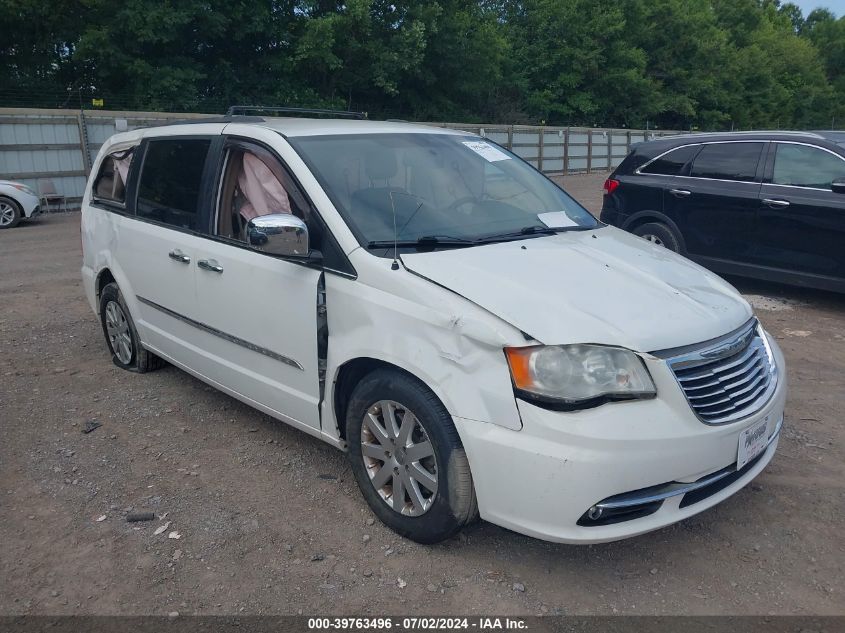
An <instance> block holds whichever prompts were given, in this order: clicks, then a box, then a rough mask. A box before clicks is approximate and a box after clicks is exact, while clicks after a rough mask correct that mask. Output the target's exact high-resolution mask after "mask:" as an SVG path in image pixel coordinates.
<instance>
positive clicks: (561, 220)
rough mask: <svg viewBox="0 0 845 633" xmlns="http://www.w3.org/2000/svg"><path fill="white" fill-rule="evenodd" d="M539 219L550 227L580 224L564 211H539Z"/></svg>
mask: <svg viewBox="0 0 845 633" xmlns="http://www.w3.org/2000/svg"><path fill="white" fill-rule="evenodd" d="M537 219H538V220H540V222H542V223H543V224H545V225H546V226H547V227H549V228H550V229H562V228H565V227H567V226H578V223H577V222H576V221H575V220H573V219H572V218H570V217H569V216H568V215H566V214H565V213H564V212H563V211H549V212H548V213H538V214H537Z"/></svg>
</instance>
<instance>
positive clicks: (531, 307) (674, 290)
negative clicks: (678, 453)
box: [402, 227, 752, 352]
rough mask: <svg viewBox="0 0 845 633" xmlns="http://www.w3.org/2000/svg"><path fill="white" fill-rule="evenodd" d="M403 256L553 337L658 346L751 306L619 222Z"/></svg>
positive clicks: (703, 335)
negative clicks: (590, 228) (498, 242)
mask: <svg viewBox="0 0 845 633" xmlns="http://www.w3.org/2000/svg"><path fill="white" fill-rule="evenodd" d="M402 263H403V264H404V265H405V267H406V268H408V270H410V271H412V272H414V273H416V274H418V275H421V276H423V277H425V278H427V279H430V280H431V281H433V282H435V283H437V284H439V285H441V286H444V287H446V288H449V289H450V290H452V291H454V292H456V293H458V294H460V295H462V296H463V297H465V298H467V299H469V300H470V301H472V302H474V303H476V304H478V305H479V306H481V307H482V308H484V309H486V310H488V311H489V312H492V313H493V314H495V315H496V316H498V317H499V318H501V319H503V320H505V321H507V322H508V323H510V324H511V325H513V326H515V327H517V328H519V329H520V330H522V331H523V332H525V333H526V334H528V335H530V336H531V337H533V338H534V339H536V340H537V341H539V342H541V343H546V344H566V343H602V344H607V345H619V346H622V347H626V348H628V349H632V350H636V351H640V352H650V351H655V350H661V349H667V348H672V347H680V346H683V345H689V344H692V343H698V342H701V341H705V340H708V339H711V338H715V337H717V336H721V335H722V334H725V333H727V332H730V331H731V330H733V329H735V328H738V327H739V326H740V325H742V324H743V323H745V322H746V321H747V320H748V319H749V318H750V317H751V314H752V313H751V307H750V306H749V305H748V303H747V302H746V301H745V300H744V299H743V298H742V297H741V296H740V295H739V293H737V292H736V290H734V288H733V287H732V286H731V285H730V284H728V283H727V282H725V281H723V280H722V279H721V278H719V277H717V276H716V275H714V274H713V273H711V272H708V271H706V270H705V269H704V268H702V267H701V266H699V265H698V264H695V263H693V262H691V261H690V260H688V259H686V258H684V257H681V256H679V255H676V254H674V253H672V252H670V251H668V250H666V249H665V248H662V247H660V246H655V245H653V244H651V243H649V242H646V241H645V240H643V239H640V238H638V237H635V236H633V235H631V234H629V233H625V232H624V231H620V230H618V229H615V228H612V227H603V228H600V229H596V230H594V231H572V232H567V233H560V234H558V235H553V236H548V237H536V238H531V239H526V240H519V241H515V242H504V243H500V244H489V245H485V246H477V247H472V248H459V249H454V250H442V251H434V252H431V253H413V254H405V255H402Z"/></svg>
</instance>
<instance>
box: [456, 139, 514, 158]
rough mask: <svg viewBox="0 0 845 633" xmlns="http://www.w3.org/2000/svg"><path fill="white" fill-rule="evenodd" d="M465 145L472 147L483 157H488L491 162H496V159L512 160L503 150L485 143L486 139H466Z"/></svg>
mask: <svg viewBox="0 0 845 633" xmlns="http://www.w3.org/2000/svg"><path fill="white" fill-rule="evenodd" d="M463 143H464V145H466V146H467V147H468V148H470V149H471V150H472V151H473V152H475V153H476V154H478V155H479V156H481V157H482V158H485V159H487V160H488V161H490V162H491V163H495V162H496V161H500V160H510V159H511V157H510V156H508V155H507V154H505V153H504V152H503V151H501V150H498V149H496V148H495V147H493V146H492V145H490V143H485V142H484V141H464V142H463Z"/></svg>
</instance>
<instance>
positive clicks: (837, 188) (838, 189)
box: [830, 178, 845, 193]
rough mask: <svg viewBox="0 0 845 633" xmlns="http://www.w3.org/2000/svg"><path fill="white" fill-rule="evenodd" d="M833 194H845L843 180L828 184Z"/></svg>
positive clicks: (844, 182)
mask: <svg viewBox="0 0 845 633" xmlns="http://www.w3.org/2000/svg"><path fill="white" fill-rule="evenodd" d="M830 188H831V189H833V193H845V178H837V179H836V180H834V181H833V182H832V183H831V184H830Z"/></svg>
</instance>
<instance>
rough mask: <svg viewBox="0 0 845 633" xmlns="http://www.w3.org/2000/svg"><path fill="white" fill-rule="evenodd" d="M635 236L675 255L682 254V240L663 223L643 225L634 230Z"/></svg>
mask: <svg viewBox="0 0 845 633" xmlns="http://www.w3.org/2000/svg"><path fill="white" fill-rule="evenodd" d="M633 234H634V235H637V236H639V237H642V238H645V239H647V240H649V241H650V242H652V243H654V244H658V245H659V246H663V247H665V248H667V249H669V250H670V251H673V252H675V253H680V252H681V238H680V237H678V235H677V234H676V233H675V231H673V230H672V228H671V227H670V226H669V225H667V224H663V222H648V223H646V224H641V225H640V226H638V227H637V228H635V229H634V230H633Z"/></svg>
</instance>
